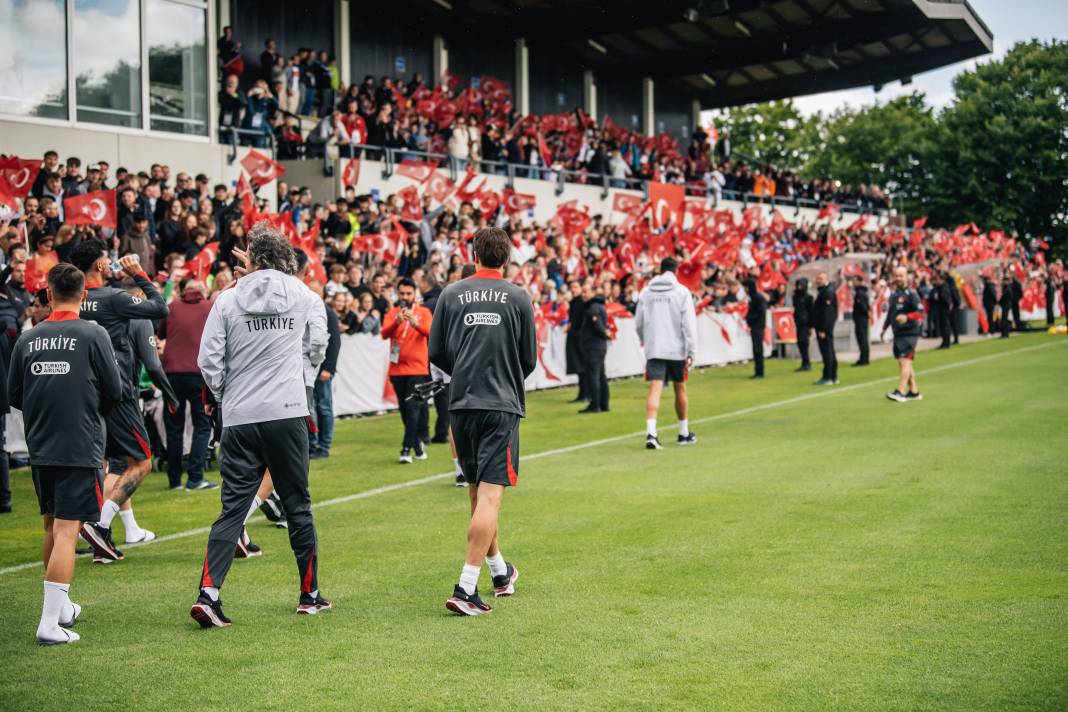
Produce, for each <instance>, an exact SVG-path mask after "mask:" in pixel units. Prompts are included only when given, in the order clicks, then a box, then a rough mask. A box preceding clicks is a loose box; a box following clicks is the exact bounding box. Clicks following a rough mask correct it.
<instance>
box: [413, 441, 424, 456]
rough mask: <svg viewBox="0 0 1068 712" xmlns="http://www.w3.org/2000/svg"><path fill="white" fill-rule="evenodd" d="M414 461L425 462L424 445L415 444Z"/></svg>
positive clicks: (420, 443)
mask: <svg viewBox="0 0 1068 712" xmlns="http://www.w3.org/2000/svg"><path fill="white" fill-rule="evenodd" d="M415 459H416V460H425V459H426V445H424V444H423V443H422V442H418V443H416V444H415Z"/></svg>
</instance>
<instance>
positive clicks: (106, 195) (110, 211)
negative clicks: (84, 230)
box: [63, 190, 119, 228]
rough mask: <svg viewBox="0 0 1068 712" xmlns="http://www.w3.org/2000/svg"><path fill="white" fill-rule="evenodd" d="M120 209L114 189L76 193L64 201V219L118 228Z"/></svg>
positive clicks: (73, 223)
mask: <svg viewBox="0 0 1068 712" xmlns="http://www.w3.org/2000/svg"><path fill="white" fill-rule="evenodd" d="M118 215H119V211H118V208H117V207H116V203H115V191H114V190H98V191H96V192H93V193H86V194H85V195H75V196H73V197H70V198H66V199H64V201H63V217H64V221H65V222H67V223H70V224H71V225H99V226H100V227H110V228H116V227H118V224H119V219H118Z"/></svg>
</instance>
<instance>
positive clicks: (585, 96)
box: [582, 69, 597, 121]
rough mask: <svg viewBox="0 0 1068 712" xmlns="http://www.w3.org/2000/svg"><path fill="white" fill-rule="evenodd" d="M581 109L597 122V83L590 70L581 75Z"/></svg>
mask: <svg viewBox="0 0 1068 712" xmlns="http://www.w3.org/2000/svg"><path fill="white" fill-rule="evenodd" d="M582 109H583V111H585V112H586V113H587V114H589V115H590V118H591V119H593V120H594V121H596V120H597V82H596V81H595V80H594V77H593V71H592V70H590V69H587V70H586V71H584V72H583V73H582Z"/></svg>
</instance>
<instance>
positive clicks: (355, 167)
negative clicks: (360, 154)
mask: <svg viewBox="0 0 1068 712" xmlns="http://www.w3.org/2000/svg"><path fill="white" fill-rule="evenodd" d="M359 180H360V159H359V158H350V159H348V160H347V161H345V168H344V169H343V170H342V171H341V184H342V185H344V186H346V187H348V186H355V185H356V183H357V182H358V181H359Z"/></svg>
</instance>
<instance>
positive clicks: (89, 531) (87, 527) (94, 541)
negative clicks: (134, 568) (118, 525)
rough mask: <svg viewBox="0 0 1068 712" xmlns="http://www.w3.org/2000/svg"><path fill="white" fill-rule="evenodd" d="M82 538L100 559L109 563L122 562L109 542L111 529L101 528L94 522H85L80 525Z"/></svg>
mask: <svg viewBox="0 0 1068 712" xmlns="http://www.w3.org/2000/svg"><path fill="white" fill-rule="evenodd" d="M81 533H82V538H83V539H85V540H86V541H87V542H89V546H91V547H93V552H94V554H96V556H98V557H100V558H101V559H107V560H109V561H122V560H123V558H124V557H123V555H122V552H121V551H119V549H118V547H116V546H115V542H113V541H112V540H111V529H109V528H107V527H102V526H100V525H99V524H98V523H96V522H86V523H85V524H83V525H82V532H81Z"/></svg>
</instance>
